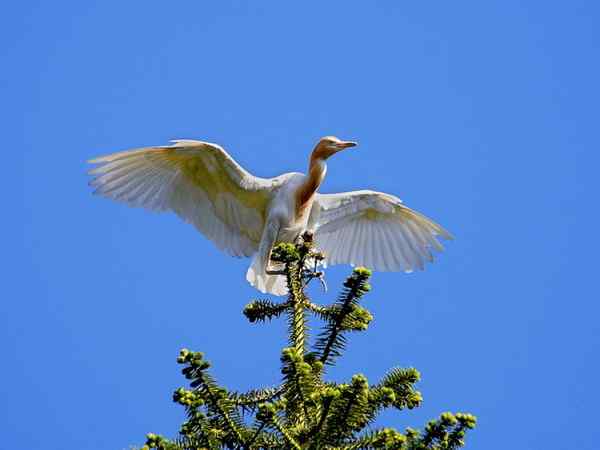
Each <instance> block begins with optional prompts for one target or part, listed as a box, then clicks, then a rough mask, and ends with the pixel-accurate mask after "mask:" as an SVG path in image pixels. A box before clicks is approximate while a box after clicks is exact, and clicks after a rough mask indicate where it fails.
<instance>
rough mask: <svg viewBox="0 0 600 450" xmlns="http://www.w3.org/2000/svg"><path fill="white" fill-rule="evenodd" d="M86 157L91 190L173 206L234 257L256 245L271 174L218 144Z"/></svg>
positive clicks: (177, 144) (136, 202)
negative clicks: (259, 173)
mask: <svg viewBox="0 0 600 450" xmlns="http://www.w3.org/2000/svg"><path fill="white" fill-rule="evenodd" d="M172 142H173V144H172V145H168V146H161V147H146V148H140V149H134V150H130V151H125V152H121V153H115V154H112V155H108V156H102V157H99V158H96V159H92V160H91V161H89V162H90V163H92V164H98V165H99V166H98V167H96V168H94V169H92V170H90V172H89V173H90V175H93V176H94V178H93V179H92V180H91V181H90V185H91V186H93V187H95V188H96V190H95V192H94V193H95V194H99V195H103V196H105V197H108V198H112V199H114V200H119V201H122V202H124V203H127V204H129V205H131V206H141V207H145V208H148V209H151V210H154V211H168V210H171V211H174V212H175V213H177V214H178V215H179V216H180V217H181V218H182V219H184V220H185V221H187V222H190V223H192V224H194V225H195V226H196V228H198V230H199V231H201V232H202V233H203V234H204V235H205V236H206V237H208V238H209V239H210V240H211V241H213V242H214V243H215V244H216V245H217V247H219V248H220V249H222V250H224V251H226V252H227V253H229V254H231V255H234V256H250V255H252V254H253V253H254V252H255V251H256V250H257V249H258V243H259V242H260V238H261V233H262V230H263V228H264V222H265V217H266V209H267V206H268V203H269V201H270V199H271V192H272V188H273V186H274V183H275V180H274V179H265V178H258V177H255V176H253V175H251V174H250V173H248V172H247V171H246V170H244V169H243V168H242V167H241V166H240V165H239V164H238V163H236V162H235V161H234V159H233V158H232V157H231V156H229V155H228V154H227V152H225V150H223V149H222V148H221V147H219V146H218V145H215V144H210V143H208V142H200V141H192V140H178V141H172Z"/></svg>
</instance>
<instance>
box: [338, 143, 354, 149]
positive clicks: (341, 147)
mask: <svg viewBox="0 0 600 450" xmlns="http://www.w3.org/2000/svg"><path fill="white" fill-rule="evenodd" d="M357 145H358V144H357V143H356V142H354V141H342V142H338V144H337V146H338V147H339V149H340V150H344V149H345V148H350V147H356V146H357Z"/></svg>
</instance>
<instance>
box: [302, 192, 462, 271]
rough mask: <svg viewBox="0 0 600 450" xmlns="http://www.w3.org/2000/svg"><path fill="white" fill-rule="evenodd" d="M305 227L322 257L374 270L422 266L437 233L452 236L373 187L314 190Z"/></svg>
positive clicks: (436, 244)
mask: <svg viewBox="0 0 600 450" xmlns="http://www.w3.org/2000/svg"><path fill="white" fill-rule="evenodd" d="M309 228H310V229H312V230H313V231H314V233H315V239H316V243H317V247H318V248H319V249H320V250H322V251H323V252H324V253H325V257H326V260H325V261H326V262H327V264H329V265H333V264H344V263H345V264H352V265H356V266H366V267H369V268H371V269H374V270H377V271H406V272H410V271H413V270H415V269H423V267H424V265H425V262H426V261H432V260H433V255H432V252H431V251H432V249H435V250H438V251H441V250H443V247H442V245H441V244H440V242H439V241H438V237H442V238H444V239H452V236H451V235H450V234H449V233H448V232H447V231H446V230H444V229H443V228H442V227H440V226H439V225H438V224H436V223H434V222H433V221H431V220H430V219H428V218H427V217H425V216H423V215H422V214H419V213H418V212H416V211H413V210H412V209H410V208H407V207H406V206H404V205H402V202H401V200H400V199H398V198H396V197H394V196H392V195H388V194H384V193H381V192H374V191H354V192H343V193H340V194H317V195H316V198H315V200H314V203H313V206H312V209H311V214H310V219H309Z"/></svg>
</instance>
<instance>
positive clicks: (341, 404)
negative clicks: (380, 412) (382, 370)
mask: <svg viewBox="0 0 600 450" xmlns="http://www.w3.org/2000/svg"><path fill="white" fill-rule="evenodd" d="M338 389H339V391H340V395H339V397H337V398H336V400H335V401H334V402H333V404H332V406H331V412H330V414H329V417H328V418H327V420H326V423H325V426H324V431H323V432H322V435H323V436H322V439H323V441H324V442H326V443H328V444H331V445H340V444H341V443H343V442H344V440H345V439H347V438H350V437H352V436H353V434H354V433H355V432H357V431H360V430H361V429H362V428H363V427H364V426H365V425H366V424H367V422H368V420H369V418H370V417H369V401H368V400H369V386H368V381H367V378H366V377H365V376H364V375H354V376H353V377H352V382H351V384H350V385H340V386H339V388H338Z"/></svg>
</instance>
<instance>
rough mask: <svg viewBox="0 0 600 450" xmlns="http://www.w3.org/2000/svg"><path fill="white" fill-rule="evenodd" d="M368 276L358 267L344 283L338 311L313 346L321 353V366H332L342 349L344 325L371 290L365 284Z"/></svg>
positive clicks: (365, 271) (365, 270)
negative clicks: (362, 298) (359, 302)
mask: <svg viewBox="0 0 600 450" xmlns="http://www.w3.org/2000/svg"><path fill="white" fill-rule="evenodd" d="M370 276H371V271H370V270H368V269H365V268H362V267H358V268H356V269H354V271H353V272H352V275H351V276H350V277H348V278H347V279H346V281H345V282H344V290H343V291H342V293H341V294H340V296H339V298H338V301H337V305H336V306H337V308H338V311H337V313H336V314H335V320H330V321H329V322H328V323H327V324H326V326H325V328H324V330H323V331H322V332H321V334H320V335H319V338H318V339H317V342H316V344H315V348H316V350H317V351H318V352H320V353H321V356H320V360H321V362H322V363H323V364H330V365H331V364H333V361H334V358H335V357H337V356H339V355H340V353H341V351H342V350H343V349H344V347H345V344H346V338H345V336H344V335H343V332H344V331H346V330H347V329H345V328H344V323H345V321H346V320H347V319H348V316H349V315H350V314H351V313H352V312H355V311H357V307H358V301H359V300H360V299H361V297H362V296H363V295H364V294H366V293H367V292H368V291H369V290H370V289H371V286H370V285H369V284H368V283H367V281H368V280H369V277H370ZM329 313H330V314H332V315H333V313H334V309H330V310H329ZM369 316H370V314H369Z"/></svg>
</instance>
